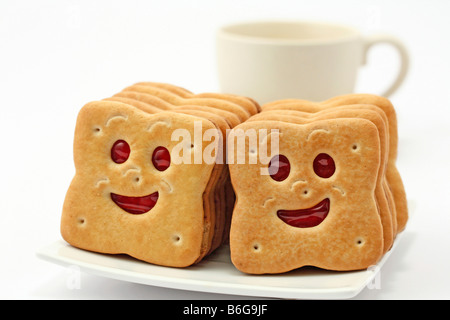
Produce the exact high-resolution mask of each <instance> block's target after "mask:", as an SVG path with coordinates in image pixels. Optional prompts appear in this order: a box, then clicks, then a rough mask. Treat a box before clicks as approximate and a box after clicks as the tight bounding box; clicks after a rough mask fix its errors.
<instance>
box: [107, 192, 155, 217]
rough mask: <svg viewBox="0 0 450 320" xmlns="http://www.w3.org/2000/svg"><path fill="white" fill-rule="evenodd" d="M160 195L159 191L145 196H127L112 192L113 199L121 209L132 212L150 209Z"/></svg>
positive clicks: (141, 212) (137, 212)
mask: <svg viewBox="0 0 450 320" xmlns="http://www.w3.org/2000/svg"><path fill="white" fill-rule="evenodd" d="M158 197H159V194H158V192H154V193H152V194H149V195H147V196H143V197H126V196H121V195H119V194H115V193H111V199H112V201H114V203H115V204H116V205H117V206H119V207H120V208H121V209H123V210H125V211H126V212H128V213H131V214H143V213H146V212H148V211H150V210H151V209H152V208H153V207H154V206H155V204H156V202H157V201H158Z"/></svg>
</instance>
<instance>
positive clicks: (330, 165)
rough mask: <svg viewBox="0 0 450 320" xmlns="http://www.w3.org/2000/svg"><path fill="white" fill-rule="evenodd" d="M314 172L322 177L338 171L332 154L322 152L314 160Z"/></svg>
mask: <svg viewBox="0 0 450 320" xmlns="http://www.w3.org/2000/svg"><path fill="white" fill-rule="evenodd" d="M313 168H314V172H315V173H316V174H317V175H318V176H319V177H321V178H329V177H331V176H332V175H333V174H334V171H336V165H335V164H334V160H333V158H332V157H331V156H329V155H328V154H326V153H320V154H319V155H317V157H316V158H315V159H314V162H313Z"/></svg>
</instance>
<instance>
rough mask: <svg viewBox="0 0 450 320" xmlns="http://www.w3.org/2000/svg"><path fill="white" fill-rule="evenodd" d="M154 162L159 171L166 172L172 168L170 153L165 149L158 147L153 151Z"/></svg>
mask: <svg viewBox="0 0 450 320" xmlns="http://www.w3.org/2000/svg"><path fill="white" fill-rule="evenodd" d="M152 162H153V165H154V166H155V168H156V169H157V170H159V171H164V170H166V169H167V168H168V167H170V152H169V150H167V149H166V148H164V147H157V148H156V149H155V151H153V155H152Z"/></svg>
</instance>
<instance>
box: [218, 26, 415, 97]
mask: <svg viewBox="0 0 450 320" xmlns="http://www.w3.org/2000/svg"><path fill="white" fill-rule="evenodd" d="M378 43H388V44H390V45H392V46H394V47H395V48H396V49H397V50H398V52H399V54H400V57H401V59H400V61H401V65H400V68H399V72H398V75H397V77H396V79H395V81H394V83H392V84H391V85H390V86H389V87H388V89H387V90H386V91H385V92H383V93H379V94H380V95H382V96H385V97H388V96H390V95H391V94H392V93H393V92H394V91H395V90H396V89H397V88H398V87H399V86H400V84H401V83H402V81H403V80H404V78H405V75H406V72H407V69H408V53H407V50H406V49H405V47H404V46H403V44H402V43H401V42H400V41H399V40H397V39H396V38H394V37H392V36H389V35H381V34H380V35H371V36H364V35H362V34H361V33H360V32H359V31H358V30H357V29H355V28H353V27H349V26H345V25H336V24H329V23H319V22H301V21H298V22H277V21H265V22H249V23H241V24H233V25H228V26H225V27H222V28H221V29H220V30H219V31H218V34H217V63H218V76H219V85H220V90H221V92H223V93H233V94H237V95H242V96H248V97H251V98H253V99H255V100H257V101H258V102H259V103H266V102H269V101H274V100H279V99H290V98H292V99H306V100H311V101H323V100H326V99H329V98H331V97H334V96H337V95H342V94H347V93H353V91H354V88H355V84H356V80H357V74H358V68H359V67H360V66H361V65H363V64H364V63H365V61H366V56H367V52H368V50H369V49H370V48H371V47H372V46H373V45H375V44H378ZM381 62H382V61H381ZM387 85H388V84H386V86H387Z"/></svg>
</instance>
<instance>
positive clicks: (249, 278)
mask: <svg viewBox="0 0 450 320" xmlns="http://www.w3.org/2000/svg"><path fill="white" fill-rule="evenodd" d="M400 237H401V234H399V235H398V236H397V239H396V241H395V243H394V246H393V247H392V249H391V250H390V251H389V252H388V253H386V254H385V255H384V257H383V258H382V260H381V261H380V262H379V263H378V264H377V265H376V266H374V267H371V268H369V269H367V270H362V271H352V272H334V271H326V270H321V269H317V268H312V267H307V268H300V269H297V270H294V271H291V272H288V273H285V274H278V275H247V274H244V273H241V272H240V271H239V270H237V269H236V268H235V267H234V266H233V264H232V263H231V260H230V254H229V247H228V246H223V247H221V248H219V249H218V250H216V251H215V252H214V253H213V254H212V255H210V256H209V257H207V258H205V259H204V260H203V261H202V262H200V263H199V264H197V265H194V266H191V267H189V268H185V269H178V268H169V267H161V266H156V265H152V264H148V263H145V262H142V261H138V260H135V259H133V258H131V257H128V256H126V255H105V254H100V253H94V252H89V251H84V250H81V249H77V248H75V247H72V246H70V245H69V244H67V243H66V242H64V241H63V240H60V241H57V242H54V243H52V244H49V245H47V246H46V247H44V248H42V249H41V250H39V251H38V252H37V256H38V257H40V258H42V259H44V260H47V261H50V262H53V263H56V264H59V265H62V266H78V267H79V268H80V270H81V271H84V272H87V273H91V274H95V275H99V276H104V277H109V278H113V279H118V280H123V281H129V282H135V283H140V284H145V285H152V286H159V287H166V288H173V289H182V290H190V291H200V292H212V293H222V294H232V295H241V296H254V297H266V298H283V299H347V298H352V297H355V296H356V295H358V293H360V292H361V290H362V289H364V287H365V286H366V285H376V281H374V279H375V276H376V275H377V273H378V272H379V270H380V269H381V267H382V265H383V264H384V263H385V262H386V260H387V259H388V258H389V256H390V255H391V254H392V252H393V251H394V250H395V247H396V246H397V244H398V242H399V240H400ZM375 280H376V279H375Z"/></svg>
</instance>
